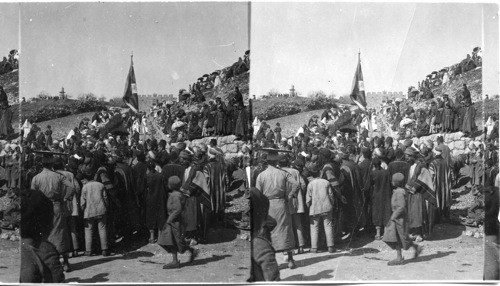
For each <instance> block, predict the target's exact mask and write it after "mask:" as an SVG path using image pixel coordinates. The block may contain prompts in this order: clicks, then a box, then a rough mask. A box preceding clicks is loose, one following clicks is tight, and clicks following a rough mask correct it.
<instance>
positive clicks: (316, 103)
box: [306, 96, 337, 110]
mask: <svg viewBox="0 0 500 286" xmlns="http://www.w3.org/2000/svg"><path fill="white" fill-rule="evenodd" d="M336 104H337V99H335V98H329V97H322V96H320V97H314V98H311V99H310V100H309V101H308V102H307V103H306V108H307V110H318V109H325V108H331V107H333V106H334V105H336Z"/></svg>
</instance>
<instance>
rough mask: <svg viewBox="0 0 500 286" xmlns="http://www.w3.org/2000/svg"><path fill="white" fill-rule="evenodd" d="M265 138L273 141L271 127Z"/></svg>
mask: <svg viewBox="0 0 500 286" xmlns="http://www.w3.org/2000/svg"><path fill="white" fill-rule="evenodd" d="M266 140H267V141H270V142H274V132H273V131H272V130H271V129H269V132H267V134H266Z"/></svg>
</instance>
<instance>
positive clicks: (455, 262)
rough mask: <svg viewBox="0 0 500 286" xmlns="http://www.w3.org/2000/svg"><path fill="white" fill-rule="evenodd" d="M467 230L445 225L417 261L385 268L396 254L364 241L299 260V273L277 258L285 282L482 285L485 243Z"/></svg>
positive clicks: (407, 254) (407, 253)
mask: <svg viewBox="0 0 500 286" xmlns="http://www.w3.org/2000/svg"><path fill="white" fill-rule="evenodd" d="M463 230H465V227H463V226H461V225H452V224H441V225H438V226H436V229H435V234H436V237H435V238H434V240H432V241H424V242H422V243H421V244H422V245H423V246H424V250H423V252H422V254H421V256H420V257H418V258H417V259H410V258H411V255H412V250H408V251H405V252H404V253H403V256H404V257H405V258H406V261H405V263H404V264H403V265H400V266H387V262H388V261H389V260H392V259H394V258H395V251H394V250H392V249H390V248H389V247H388V246H387V245H386V244H385V243H384V242H382V241H379V240H377V241H374V240H373V239H372V238H371V237H368V236H365V237H363V238H360V239H358V241H356V242H353V243H351V244H350V245H347V244H344V245H339V247H340V250H341V252H337V253H333V254H331V253H328V252H325V251H324V252H320V253H317V254H312V253H308V252H306V253H305V254H301V255H296V256H295V260H296V264H297V268H296V269H292V270H290V269H288V268H286V264H285V263H284V260H283V255H281V254H277V257H276V258H277V260H278V263H279V264H280V275H281V279H282V280H284V281H328V280H339V281H345V280H351V281H353V280H354V281H361V280H481V279H482V276H483V272H482V271H483V240H482V239H477V238H473V237H467V236H464V235H462V231H463Z"/></svg>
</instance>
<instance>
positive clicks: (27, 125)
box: [22, 119, 31, 138]
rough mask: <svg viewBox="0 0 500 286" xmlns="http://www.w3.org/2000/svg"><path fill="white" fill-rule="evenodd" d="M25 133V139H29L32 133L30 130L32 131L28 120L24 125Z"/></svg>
mask: <svg viewBox="0 0 500 286" xmlns="http://www.w3.org/2000/svg"><path fill="white" fill-rule="evenodd" d="M22 128H23V131H24V135H23V137H24V138H26V137H28V133H30V130H31V123H30V122H29V121H28V119H26V121H24V124H23V127H22Z"/></svg>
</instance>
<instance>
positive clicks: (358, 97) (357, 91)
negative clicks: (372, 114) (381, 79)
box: [350, 53, 366, 110]
mask: <svg viewBox="0 0 500 286" xmlns="http://www.w3.org/2000/svg"><path fill="white" fill-rule="evenodd" d="M360 54H361V53H358V66H357V68H356V73H355V74H354V80H353V82H352V89H351V96H350V97H351V100H352V101H353V102H354V103H356V104H357V105H358V106H359V108H361V109H362V110H366V96H365V84H364V82H363V72H362V71H361V56H360Z"/></svg>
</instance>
